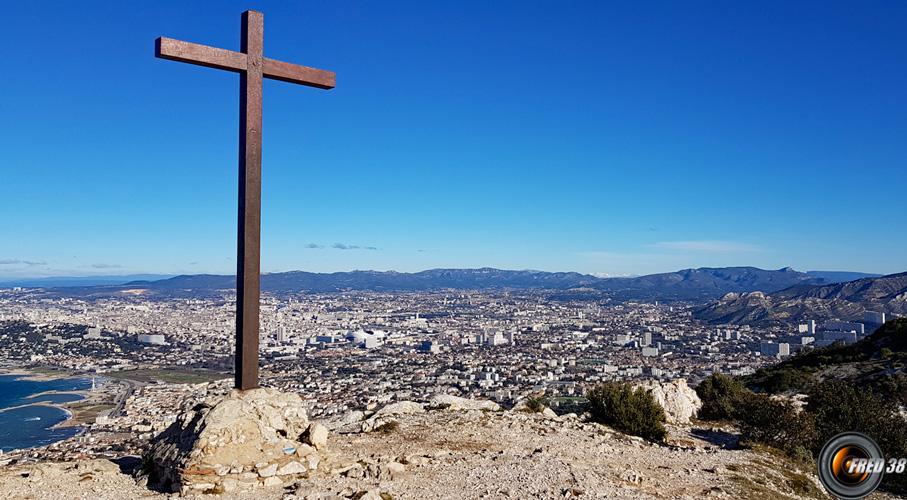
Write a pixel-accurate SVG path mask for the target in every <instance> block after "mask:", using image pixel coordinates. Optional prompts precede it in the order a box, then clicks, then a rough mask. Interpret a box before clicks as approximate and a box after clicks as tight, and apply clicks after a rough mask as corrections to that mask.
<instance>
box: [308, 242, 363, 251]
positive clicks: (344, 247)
mask: <svg viewBox="0 0 907 500" xmlns="http://www.w3.org/2000/svg"><path fill="white" fill-rule="evenodd" d="M303 248H333V249H335V250H378V247H372V246H363V245H350V244H347V243H334V244H333V245H331V246H330V247H327V246H325V245H319V244H318V243H307V244H305V245H303Z"/></svg>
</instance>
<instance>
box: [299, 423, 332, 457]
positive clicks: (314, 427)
mask: <svg viewBox="0 0 907 500" xmlns="http://www.w3.org/2000/svg"><path fill="white" fill-rule="evenodd" d="M303 440H304V441H305V443H306V444H309V445H312V446H314V447H315V449H316V450H323V449H324V448H325V447H326V446H327V444H328V428H327V427H325V426H323V425H321V424H319V423H317V422H313V423H312V424H310V425H309V427H308V428H307V429H306V431H305V434H303Z"/></svg>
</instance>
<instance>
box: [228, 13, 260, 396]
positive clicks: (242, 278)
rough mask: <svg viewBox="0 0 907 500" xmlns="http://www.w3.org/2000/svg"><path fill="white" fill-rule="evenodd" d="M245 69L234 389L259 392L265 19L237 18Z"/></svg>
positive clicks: (251, 15)
mask: <svg viewBox="0 0 907 500" xmlns="http://www.w3.org/2000/svg"><path fill="white" fill-rule="evenodd" d="M241 36H242V43H241V49H240V51H241V52H243V53H244V54H246V61H247V62H246V70H245V71H243V72H242V73H240V76H239V205H238V207H239V210H238V217H237V236H236V357H235V365H236V367H235V370H236V371H235V373H236V388H237V389H242V390H246V389H253V388H255V387H258V335H259V331H258V329H259V299H260V290H261V284H260V280H261V90H262V53H263V49H264V47H263V45H264V19H263V16H262V15H261V13H259V12H253V11H246V12H243V15H242V35H241Z"/></svg>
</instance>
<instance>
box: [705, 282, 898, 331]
mask: <svg viewBox="0 0 907 500" xmlns="http://www.w3.org/2000/svg"><path fill="white" fill-rule="evenodd" d="M867 310H870V311H885V312H887V313H889V314H902V315H903V314H907V273H899V274H891V275H888V276H881V277H878V278H863V279H859V280H856V281H849V282H846V283H836V284H828V285H805V284H803V285H797V286H792V287H790V288H786V289H783V290H779V291H776V292H774V293H768V294H764V293H758V292H751V293H731V294H728V295H725V296H724V297H722V298H721V299H718V300H715V301H713V302H711V303H709V304H706V305H705V306H703V307H700V308H698V309H696V310H695V311H694V313H693V314H694V316H695V317H696V318H698V319H701V320H703V321H707V322H709V323H713V324H750V325H762V324H771V323H793V322H797V321H804V320H806V319H815V320H818V321H822V320H828V319H842V320H859V319H861V318H862V315H863V312H864V311H867Z"/></svg>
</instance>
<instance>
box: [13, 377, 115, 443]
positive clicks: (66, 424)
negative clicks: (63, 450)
mask: <svg viewBox="0 0 907 500" xmlns="http://www.w3.org/2000/svg"><path fill="white" fill-rule="evenodd" d="M0 376H12V377H15V380H28V381H33V382H49V381H53V380H64V379H85V378H88V377H87V376H86V375H81V374H78V373H75V372H69V371H60V372H59V373H47V372H44V371H42V372H35V371H33V370H30V369H26V368H22V367H10V366H3V367H0ZM55 394H67V395H73V396H78V399H75V400H73V401H63V402H53V401H34V402H26V403H25V404H20V405H15V406H10V407H6V408H0V413H5V412H7V411H11V410H18V409H22V408H28V407H34V406H43V407H48V408H54V409H56V410H58V411H60V412H62V414H63V419H62V420H60V421H59V422H56V423H55V424H53V425H50V426H48V427H46V429H47V430H49V431H53V430H58V429H73V430H75V433H74V434H73V435H72V436H70V438H71V437H74V436H78V435H79V434H82V433H83V432H85V430H87V425H86V424H87V423H88V422H87V421H85V419H76V418H75V416H76V414H75V410H74V409H73V408H72V407H71V406H70V405H84V404H85V403H89V404H91V403H97V401H92V399H93V398H92V394H91V393H90V391H87V390H65V391H57V390H48V391H41V392H37V393H34V394H29V395H28V396H25V397H24V398H23V399H24V400H26V401H27V400H36V399H40V398H42V397H45V396H52V395H55ZM67 439H69V438H67ZM41 446H44V445H38V446H36V447H41Z"/></svg>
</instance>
